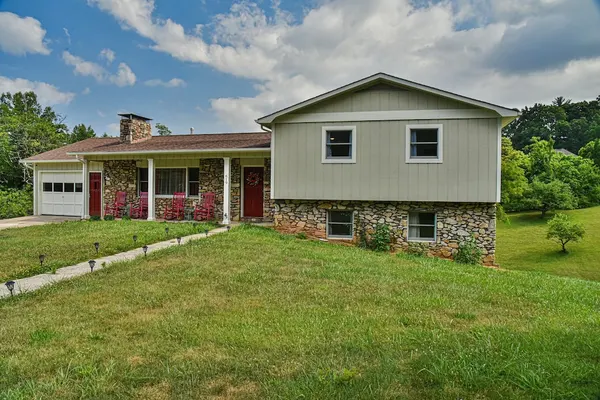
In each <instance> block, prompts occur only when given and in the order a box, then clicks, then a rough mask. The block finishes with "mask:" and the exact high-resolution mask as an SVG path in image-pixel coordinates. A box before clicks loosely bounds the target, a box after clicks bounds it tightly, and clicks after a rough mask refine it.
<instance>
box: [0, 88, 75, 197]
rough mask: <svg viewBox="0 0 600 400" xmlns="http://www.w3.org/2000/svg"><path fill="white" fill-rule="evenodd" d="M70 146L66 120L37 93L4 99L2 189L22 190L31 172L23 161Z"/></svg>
mask: <svg viewBox="0 0 600 400" xmlns="http://www.w3.org/2000/svg"><path fill="white" fill-rule="evenodd" d="M67 143H69V134H68V130H67V126H66V125H65V124H64V123H63V118H62V117H61V116H60V115H58V114H56V113H55V112H54V110H52V108H50V107H45V108H43V107H42V106H41V105H40V104H39V102H38V100H37V96H36V95H35V93H33V92H26V93H21V92H18V93H14V94H11V93H3V94H2V95H1V96H0V186H2V187H8V188H17V189H20V188H22V187H23V186H25V184H26V183H30V182H31V172H30V170H29V169H28V168H26V167H25V166H23V165H22V164H20V163H19V160H21V159H23V158H27V157H30V156H32V155H35V154H38V153H42V152H44V151H48V150H52V149H55V148H57V147H60V146H64V145H65V144H67Z"/></svg>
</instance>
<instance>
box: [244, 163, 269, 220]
mask: <svg viewBox="0 0 600 400" xmlns="http://www.w3.org/2000/svg"><path fill="white" fill-rule="evenodd" d="M264 176H265V170H264V168H263V167H246V168H244V217H249V218H251V217H262V216H263V179H264Z"/></svg>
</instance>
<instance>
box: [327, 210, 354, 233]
mask: <svg viewBox="0 0 600 400" xmlns="http://www.w3.org/2000/svg"><path fill="white" fill-rule="evenodd" d="M332 211H334V212H335V211H339V212H348V211H350V212H351V213H352V220H351V222H350V223H351V224H352V236H340V235H330V234H329V213H330V212H332ZM354 213H355V211H353V210H327V221H326V223H325V233H326V237H327V239H332V240H354ZM339 224H341V222H339Z"/></svg>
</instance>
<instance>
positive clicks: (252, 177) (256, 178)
mask: <svg viewBox="0 0 600 400" xmlns="http://www.w3.org/2000/svg"><path fill="white" fill-rule="evenodd" d="M246 183H247V184H248V186H257V185H258V184H259V183H260V175H259V174H258V173H257V172H250V173H249V174H248V176H247V177H246Z"/></svg>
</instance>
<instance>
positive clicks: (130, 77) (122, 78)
mask: <svg viewBox="0 0 600 400" xmlns="http://www.w3.org/2000/svg"><path fill="white" fill-rule="evenodd" d="M108 80H109V81H110V82H112V83H114V84H115V85H117V86H120V87H123V86H133V85H135V80H136V77H135V74H134V73H133V71H132V70H131V68H129V66H128V65H127V64H125V63H120V64H119V69H118V70H117V73H116V74H115V75H111V76H109V78H108Z"/></svg>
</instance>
